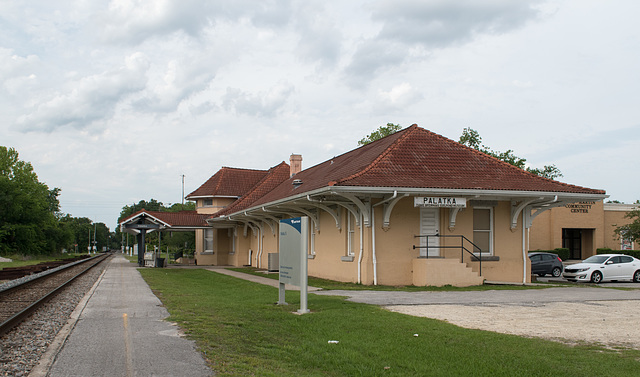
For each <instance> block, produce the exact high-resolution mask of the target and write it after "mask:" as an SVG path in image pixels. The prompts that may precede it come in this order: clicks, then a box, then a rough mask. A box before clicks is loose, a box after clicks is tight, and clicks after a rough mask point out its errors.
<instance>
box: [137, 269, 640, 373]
mask: <svg viewBox="0 0 640 377" xmlns="http://www.w3.org/2000/svg"><path fill="white" fill-rule="evenodd" d="M141 273H142V276H143V277H144V279H145V280H146V281H147V282H148V283H149V285H150V286H151V288H152V289H153V291H154V292H155V293H156V295H158V297H159V298H160V299H161V300H162V302H163V303H164V304H165V306H166V307H167V309H168V310H169V313H170V314H171V316H170V318H169V319H170V320H172V321H176V322H178V323H179V324H180V326H181V327H182V328H183V329H184V330H185V331H186V332H187V334H188V335H189V337H190V338H191V339H194V340H195V341H196V343H197V345H198V347H199V349H200V350H201V352H202V353H203V354H204V355H205V358H206V359H207V360H208V361H209V363H210V365H211V366H212V368H213V369H214V371H215V372H216V373H217V375H219V376H633V375H637V374H638V371H639V370H640V361H639V360H640V351H635V350H618V351H610V350H605V349H603V348H600V347H597V346H592V345H581V346H567V345H563V344H560V343H556V342H551V341H544V340H540V339H527V338H521V337H517V336H512V335H503V334H497V333H492V332H487V331H480V330H468V329H463V328H460V327H457V326H454V325H450V324H447V323H445V322H442V321H438V320H432V319H428V318H417V317H411V316H407V315H403V314H398V313H392V312H388V311H386V310H384V309H381V308H379V307H376V306H372V305H365V304H356V303H351V302H347V301H345V300H344V299H343V298H340V297H328V296H317V295H314V294H309V309H311V311H312V313H310V314H305V315H296V314H292V312H295V311H296V310H297V309H298V308H299V292H294V291H291V292H287V302H289V303H291V305H288V306H279V305H276V304H275V302H276V301H277V299H278V290H277V289H276V288H273V287H269V286H264V285H261V284H256V283H251V282H248V281H245V280H241V279H237V278H233V277H230V276H225V275H221V274H217V273H215V272H210V271H206V270H179V269H175V270H172V269H151V268H150V269H141ZM414 334H418V336H414ZM330 340H337V341H339V343H338V344H332V343H328V342H329V341H330Z"/></svg>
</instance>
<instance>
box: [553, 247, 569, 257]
mask: <svg viewBox="0 0 640 377" xmlns="http://www.w3.org/2000/svg"><path fill="white" fill-rule="evenodd" d="M553 252H554V253H556V254H558V256H559V257H560V259H562V260H567V259H569V249H567V248H566V247H557V248H555V249H553Z"/></svg>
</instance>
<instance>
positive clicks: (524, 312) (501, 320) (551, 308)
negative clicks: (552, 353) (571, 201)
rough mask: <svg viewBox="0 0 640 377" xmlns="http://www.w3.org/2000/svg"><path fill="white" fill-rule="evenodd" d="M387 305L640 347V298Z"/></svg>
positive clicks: (523, 332) (476, 323)
mask: <svg viewBox="0 0 640 377" xmlns="http://www.w3.org/2000/svg"><path fill="white" fill-rule="evenodd" d="M385 307H386V308H387V309H389V310H391V311H394V312H399V313H404V314H409V315H413V316H419V317H428V318H435V319H440V320H444V321H447V322H449V323H452V324H454V325H457V326H461V327H465V328H471V329H481V330H488V331H495V332H500V333H505V334H514V335H520V336H526V337H538V338H544V339H550V340H555V341H560V342H564V343H581V342H589V343H598V344H601V345H604V346H607V347H628V348H634V349H640V316H638V309H640V300H623V301H584V302H547V303H519V304H505V303H484V304H473V305H459V304H455V305H448V304H447V305H439V304H433V305H391V306H385Z"/></svg>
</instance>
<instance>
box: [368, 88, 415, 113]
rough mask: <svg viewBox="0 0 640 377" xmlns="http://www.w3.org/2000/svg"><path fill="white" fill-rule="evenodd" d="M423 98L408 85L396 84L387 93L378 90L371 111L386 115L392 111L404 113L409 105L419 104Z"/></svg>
mask: <svg viewBox="0 0 640 377" xmlns="http://www.w3.org/2000/svg"><path fill="white" fill-rule="evenodd" d="M423 98H424V96H423V95H422V93H420V92H419V91H418V90H416V89H414V88H413V87H412V86H411V84H409V83H406V82H404V83H401V84H398V85H396V86H394V87H392V88H391V89H389V90H388V91H384V90H379V91H378V95H377V99H376V101H375V105H374V108H373V111H374V112H375V113H378V114H386V113H389V112H393V111H406V110H407V109H408V108H409V107H410V106H411V105H413V104H415V103H418V102H420V101H421V100H422V99H423Z"/></svg>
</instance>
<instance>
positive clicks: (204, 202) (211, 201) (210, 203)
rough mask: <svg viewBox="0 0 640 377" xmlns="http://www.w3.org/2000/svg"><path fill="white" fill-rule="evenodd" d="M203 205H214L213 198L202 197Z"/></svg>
mask: <svg viewBox="0 0 640 377" xmlns="http://www.w3.org/2000/svg"><path fill="white" fill-rule="evenodd" d="M202 206H203V207H213V199H202Z"/></svg>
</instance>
